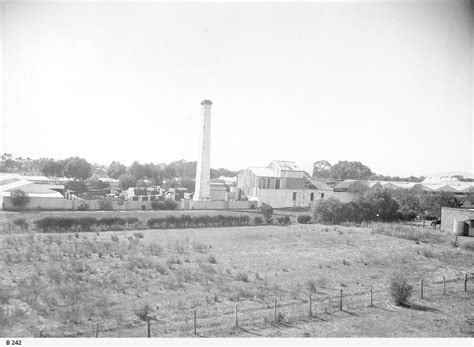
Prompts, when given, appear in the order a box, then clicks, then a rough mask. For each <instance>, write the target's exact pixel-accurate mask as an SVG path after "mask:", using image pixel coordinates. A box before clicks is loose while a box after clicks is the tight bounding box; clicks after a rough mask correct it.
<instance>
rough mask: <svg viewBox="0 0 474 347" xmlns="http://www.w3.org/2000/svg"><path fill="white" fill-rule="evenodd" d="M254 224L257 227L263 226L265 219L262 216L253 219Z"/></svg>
mask: <svg viewBox="0 0 474 347" xmlns="http://www.w3.org/2000/svg"><path fill="white" fill-rule="evenodd" d="M253 223H254V224H255V225H259V224H263V217H262V216H255V217H253Z"/></svg>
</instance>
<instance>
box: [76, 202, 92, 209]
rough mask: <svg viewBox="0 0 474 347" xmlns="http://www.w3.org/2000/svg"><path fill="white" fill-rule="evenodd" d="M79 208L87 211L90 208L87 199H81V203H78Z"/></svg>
mask: <svg viewBox="0 0 474 347" xmlns="http://www.w3.org/2000/svg"><path fill="white" fill-rule="evenodd" d="M77 209H78V210H79V211H87V210H88V209H89V205H88V204H87V203H86V202H85V201H81V202H80V203H79V205H77Z"/></svg>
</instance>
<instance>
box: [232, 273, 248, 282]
mask: <svg viewBox="0 0 474 347" xmlns="http://www.w3.org/2000/svg"><path fill="white" fill-rule="evenodd" d="M235 279H236V280H237V281H242V282H245V283H247V282H248V281H249V274H248V273H246V272H239V273H237V275H235Z"/></svg>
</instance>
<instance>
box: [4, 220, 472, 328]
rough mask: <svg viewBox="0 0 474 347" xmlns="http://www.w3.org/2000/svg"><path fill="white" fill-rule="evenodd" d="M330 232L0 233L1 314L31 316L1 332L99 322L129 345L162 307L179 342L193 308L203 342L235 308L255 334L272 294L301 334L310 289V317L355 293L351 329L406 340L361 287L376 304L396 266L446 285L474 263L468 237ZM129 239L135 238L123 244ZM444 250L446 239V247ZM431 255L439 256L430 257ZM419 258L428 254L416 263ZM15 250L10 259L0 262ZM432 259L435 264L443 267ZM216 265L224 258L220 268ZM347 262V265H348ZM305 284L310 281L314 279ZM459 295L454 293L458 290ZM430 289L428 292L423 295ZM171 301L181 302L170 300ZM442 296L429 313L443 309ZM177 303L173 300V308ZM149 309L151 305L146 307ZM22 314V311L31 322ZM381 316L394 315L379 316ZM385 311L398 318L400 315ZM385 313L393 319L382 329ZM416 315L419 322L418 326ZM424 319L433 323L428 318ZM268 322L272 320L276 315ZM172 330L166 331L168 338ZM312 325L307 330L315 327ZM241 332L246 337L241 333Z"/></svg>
mask: <svg viewBox="0 0 474 347" xmlns="http://www.w3.org/2000/svg"><path fill="white" fill-rule="evenodd" d="M322 228H324V227H321V226H320V225H314V224H309V225H306V226H305V227H304V228H300V226H299V225H298V226H295V225H293V226H289V227H286V226H281V227H276V226H273V227H272V226H259V227H242V229H239V230H238V232H236V231H235V230H234V231H232V232H228V230H225V228H201V229H199V230H197V229H195V230H179V232H176V231H174V230H173V231H166V230H160V231H159V232H156V231H152V230H147V231H144V232H143V234H144V236H145V239H143V238H140V237H138V236H137V235H136V232H135V230H133V228H131V231H128V232H114V233H112V232H101V233H100V235H99V236H96V234H95V232H94V231H93V232H92V233H87V234H86V233H81V234H80V235H79V238H76V237H74V234H72V233H64V234H60V235H59V234H54V235H49V234H35V233H32V232H31V231H30V232H29V233H28V234H24V235H22V234H18V233H17V234H15V235H0V245H1V246H0V247H1V248H0V254H1V255H0V267H1V266H2V265H3V269H5V271H1V272H2V276H3V278H4V279H5V281H8V283H10V284H9V285H10V286H11V287H10V288H9V289H8V290H7V291H6V292H4V293H2V291H1V290H0V307H2V306H9V307H10V308H11V309H12V310H13V307H14V306H15V305H16V306H17V307H18V308H21V310H23V311H19V314H18V316H17V318H13V319H12V318H8V319H7V320H10V321H8V322H6V323H5V324H4V321H5V316H3V318H2V312H0V331H2V329H3V328H4V327H7V328H6V329H4V330H3V331H7V332H8V335H12V334H13V335H21V334H24V333H23V332H22V331H27V330H25V329H27V324H30V323H31V322H44V323H42V324H44V326H45V327H46V329H47V331H48V334H49V333H51V336H65V335H66V334H67V335H69V334H70V335H71V336H74V334H76V335H78V336H85V335H87V334H89V332H90V326H91V322H96V321H97V322H100V323H101V327H104V332H103V333H104V336H105V335H108V336H122V337H128V336H131V335H133V334H136V332H137V331H140V334H143V335H145V334H146V325H144V324H143V323H142V322H139V321H138V319H137V317H138V314H137V313H136V312H135V311H137V312H138V311H141V312H142V313H143V312H146V313H145V314H141V316H142V317H143V316H145V319H146V314H152V313H153V310H154V308H155V307H158V306H159V311H157V312H159V315H157V319H159V320H160V324H159V325H156V326H153V327H152V329H153V331H154V333H155V334H156V333H157V332H159V334H160V335H161V334H163V336H166V337H169V336H177V335H176V334H178V331H181V333H182V332H184V331H186V334H187V332H189V330H190V329H189V326H190V325H189V323H191V325H192V319H191V321H190V322H189V323H188V324H187V325H186V327H185V329H184V328H183V329H181V330H180V328H179V327H181V326H184V325H185V324H184V318H183V317H184V316H183V315H184V314H186V315H187V316H188V319H189V312H191V311H190V310H192V309H193V308H196V309H197V310H198V315H199V316H200V315H202V316H203V317H204V316H206V317H209V318H206V319H203V320H200V321H201V323H200V324H202V327H203V329H202V330H201V329H200V330H201V333H203V335H204V336H208V335H207V334H210V335H209V336H225V332H223V331H222V330H218V329H219V328H218V327H219V326H222V324H224V322H227V319H228V317H229V314H227V313H228V311H232V309H229V306H230V307H232V303H231V302H239V310H241V311H240V312H241V313H240V314H241V317H242V321H243V322H247V323H245V324H249V326H252V331H255V332H259V329H260V328H261V325H260V324H261V321H262V317H263V316H265V315H266V314H263V316H262V314H261V312H263V311H261V310H262V308H264V307H266V308H265V310H267V309H268V312H270V311H271V309H272V305H273V299H274V298H278V303H279V305H280V304H281V309H280V306H279V312H281V314H282V317H281V321H282V322H286V323H288V322H291V324H294V325H296V326H298V325H299V324H300V322H299V321H298V320H297V317H298V315H301V314H300V313H301V312H303V311H304V312H305V313H304V314H305V315H306V301H305V300H306V299H307V294H308V291H309V292H312V291H313V290H317V295H316V296H314V297H313V298H315V300H318V301H317V303H316V302H315V306H314V309H315V310H322V311H324V307H325V306H327V305H331V304H334V302H331V303H327V302H326V301H325V298H328V297H330V296H331V295H333V290H334V288H339V286H341V287H342V286H347V287H346V288H345V289H344V295H347V296H348V298H347V299H348V303H352V305H353V306H351V310H354V311H353V312H354V317H350V316H348V317H346V318H345V319H347V322H348V324H351V325H352V326H354V328H353V331H355V332H356V333H357V334H359V335H360V336H363V335H364V333H367V331H368V330H366V329H365V328H364V327H365V326H370V322H371V321H373V319H377V320H379V321H380V322H381V323H380V324H378V326H377V329H381V330H380V331H381V332H380V333H379V332H378V333H379V334H381V335H382V334H385V336H392V335H390V334H395V332H396V334H405V333H406V332H407V331H409V330H407V329H405V328H404V330H400V329H401V328H397V327H395V328H394V327H393V325H392V324H389V323H388V322H389V321H390V322H393V319H399V320H400V321H402V322H403V321H404V320H406V319H407V316H406V313H403V312H405V311H407V310H400V312H398V311H397V312H394V311H390V312H389V313H385V312H388V311H382V310H368V311H367V312H365V313H364V314H363V315H359V316H356V314H358V307H359V304H360V303H362V304H361V305H362V306H363V305H365V303H366V301H367V300H366V297H367V296H366V293H367V287H366V286H364V287H361V285H362V284H363V285H366V284H367V283H370V284H372V283H373V284H374V286H378V287H376V288H377V289H376V290H375V293H374V298H375V300H379V302H386V299H387V297H388V295H389V293H388V290H387V285H386V284H387V283H388V279H389V275H387V273H389V274H390V272H391V271H392V270H393V269H395V268H397V267H400V266H403V267H404V268H410V269H411V270H410V271H413V272H410V273H409V280H410V281H414V280H419V277H418V276H420V274H423V276H424V278H426V279H427V280H428V279H429V278H433V276H436V275H439V273H445V272H447V277H449V276H450V275H449V269H450V268H453V267H454V266H451V267H446V264H448V265H449V264H453V265H455V267H456V268H460V269H461V270H462V271H466V269H465V268H463V266H462V265H460V264H462V262H461V260H462V261H464V264H467V263H468V262H469V259H470V258H467V257H469V256H470V253H468V252H467V251H464V250H463V249H462V248H463V246H462V243H465V242H464V241H465V240H464V239H463V240H461V241H462V242H461V241H460V248H461V249H460V250H455V249H449V248H447V247H444V248H443V247H442V246H437V245H436V244H435V245H433V246H429V245H426V244H425V243H426V241H421V242H423V245H422V246H417V245H416V244H415V243H414V242H406V241H404V240H399V239H398V238H395V237H394V238H387V237H384V236H380V235H378V233H373V234H370V231H369V230H367V229H365V230H364V229H349V228H348V227H340V226H339V227H338V228H337V230H336V232H334V227H333V226H330V227H328V231H329V232H328V233H326V232H323V233H321V232H318V231H321V230H322ZM276 230H278V231H276ZM339 231H343V233H344V236H339V235H338V232H339ZM131 234H132V235H133V236H131ZM129 235H130V238H131V240H128V239H127V237H129ZM349 238H350V241H351V244H350V245H349V244H348V241H347V240H348V239H349ZM7 242H8V243H9V245H7ZM448 242H449V240H448V239H447V238H446V242H445V243H446V245H447V244H448ZM177 244H178V247H176V245H177ZM211 244H212V247H211ZM164 245H166V246H164ZM180 246H182V247H183V248H184V249H183V248H181V247H180ZM423 248H427V249H428V250H429V251H431V252H432V254H433V255H434V257H430V256H429V255H428V256H426V255H424V254H423ZM416 252H419V254H420V255H422V256H416ZM445 253H449V254H456V257H447V256H446V257H445V256H444V254H445ZM7 254H9V257H10V258H11V259H10V263H7V262H5V263H3V262H2V260H4V259H5V258H6V257H7ZM402 258H403V260H402ZM433 258H437V259H439V261H436V264H435V265H433V261H432V259H433ZM454 258H455V259H456V262H454V260H453V259H454ZM186 259H187V260H188V261H189V262H186ZM217 259H218V262H217V261H214V260H217ZM361 259H362V260H361ZM191 260H192V261H191ZM195 260H196V261H195ZM348 260H350V261H351V265H352V266H351V267H348V266H347V265H348V263H349V261H348ZM449 261H451V263H448V262H449ZM363 262H366V263H367V264H368V265H367V264H366V265H364V264H363ZM178 264H179V266H177V265H178ZM287 265H291V267H290V268H288V267H287ZM432 268H433V269H434V268H436V269H434V270H431V269H432ZM285 270H286V271H285ZM288 270H291V271H288ZM325 276H326V277H327V278H326V277H325ZM453 276H454V275H453ZM253 279H255V281H253ZM308 279H309V280H310V281H311V282H312V284H307V283H306V282H307V281H308ZM342 281H343V282H342ZM308 282H309V281H308ZM5 283H6V282H5ZM438 285H439V284H438ZM454 287H455V286H454V285H453V286H452V287H451V285H450V286H449V288H450V290H451V289H452V288H454ZM0 288H4V287H2V286H0ZM430 291H431V288H430V290H428V291H427V292H428V293H430ZM354 292H356V293H363V295H362V296H363V298H362V296H351V295H352V293H354ZM460 292H462V290H460ZM429 295H433V294H429ZM170 298H174V299H172V300H171V301H170ZM178 298H179V300H181V302H182V303H184V304H182V305H180V306H181V309H180V308H179V307H177V306H176V300H178ZM353 299H354V301H352V300H353ZM435 299H436V298H433V300H434V301H432V305H438V304H443V303H438V302H437V301H436V300H435ZM301 300H303V301H304V302H303V303H302V301H301ZM333 301H334V300H333ZM445 301H446V305H447V303H449V304H450V305H451V304H456V303H457V301H456V298H455V297H454V296H453V297H451V296H449V298H448V297H446V298H445ZM458 301H459V300H458ZM170 302H172V303H173V304H172V305H169V303H170ZM147 303H148V304H151V303H152V304H153V306H152V307H151V306H149V307H148V309H146V308H144V306H145V305H146V304H147ZM293 303H295V305H293ZM463 303H464V302H463ZM298 305H300V306H301V307H300V306H298ZM184 306H185V307H184ZM333 306H334V305H333ZM327 307H331V306H327ZM449 307H450V306H449ZM449 307H448V306H444V307H443V310H445V311H446V312H449V310H450V308H449ZM152 308H153V309H152ZM183 309H185V310H186V313H185V312H183ZM298 310H303V311H298ZM453 310H454V309H453ZM0 311H2V310H1V309H0ZM224 311H225V312H226V314H225V315H223V316H222V315H221V314H220V312H224ZM11 312H12V311H10V313H11ZM21 312H24V315H23V316H21V315H22V313H21ZM255 312H258V320H259V322H258V323H257V321H255V322H256V323H255V325H254V323H252V322H254V320H255V317H252V315H254V316H255ZM265 312H267V311H265ZM298 312H299V313H298ZM231 314H232V312H231V313H230V315H231ZM384 314H385V315H387V316H382V315H384ZM388 315H398V316H396V317H393V319H392V318H391V317H389V316H388ZM466 315H467V313H466V312H464V311H463V307H461V309H460V310H459V309H458V308H457V309H456V315H455V318H454V319H458V318H456V317H460V318H459V319H458V320H461V319H462V318H463V317H466ZM268 316H270V314H268ZM18 317H23V318H18ZM25 317H27V318H25ZM212 317H214V318H212ZM385 317H386V318H387V319H386V321H387V323H384V318H385ZM323 318H324V317H323ZM139 319H140V320H141V318H139ZM198 319H200V318H198ZM410 319H411V320H413V321H414V324H416V322H417V320H419V319H421V318H417V317H410ZM423 319H427V320H428V322H427V323H430V324H431V323H433V322H432V321H431V320H430V319H431V318H430V317H423ZM161 321H162V322H161ZM340 321H341V320H340V318H339V317H338V316H337V315H334V316H331V319H330V320H327V321H326V322H325V323H324V325H325V327H327V329H322V330H320V331H319V330H318V332H319V333H320V334H321V335H322V336H330V334H331V331H332V332H333V334H334V335H335V336H337V334H338V333H337V331H339V330H338V329H336V328H335V327H338V326H339V324H340ZM269 322H270V324H271V322H272V318H269ZM366 323H367V324H366ZM35 324H36V323H35ZM389 325H390V326H389ZM433 325H435V324H434V323H433ZM158 326H159V327H158ZM178 326H179V327H178ZM315 326H320V324H316V325H315ZM363 326H364V327H363ZM424 326H428V325H424ZM161 327H163V330H161ZM165 327H166V330H167V331H168V333H164V330H165ZM356 327H357V328H356ZM266 328H270V326H267V327H266ZM22 329H23V330H22ZM105 329H106V330H107V332H105ZM270 329H273V328H270ZM305 329H309V331H311V329H312V327H311V326H307V327H306V328H305ZM382 329H383V330H382ZM397 329H398V330H397ZM437 329H440V330H442V331H443V332H444V333H445V335H446V336H459V332H457V331H456V332H454V333H453V332H452V328H451V327H448V326H441V327H438V328H437ZM450 329H451V330H450ZM293 330H295V329H279V330H278V331H279V334H281V336H288V335H286V334H291V332H290V331H293ZM273 331H274V330H268V331H267V332H265V335H267V336H271V335H272V334H273ZM413 331H414V332H410V333H409V334H408V335H409V336H413V335H414V334H416V329H414V330H413ZM432 331H434V330H432ZM450 331H451V335H449V334H450ZM235 333H236V334H238V336H240V335H241V334H243V333H242V332H235ZM424 333H426V332H425V331H424ZM31 334H33V333H31ZM218 334H220V335H218ZM453 334H454V335H453ZM456 334H457V335H456ZM312 336H313V333H312ZM314 336H316V335H314Z"/></svg>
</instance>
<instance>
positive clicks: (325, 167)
mask: <svg viewBox="0 0 474 347" xmlns="http://www.w3.org/2000/svg"><path fill="white" fill-rule="evenodd" d="M330 170H331V164H329V162H328V161H327V160H318V161H315V162H314V163H313V177H315V178H328V177H329V174H330Z"/></svg>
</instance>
